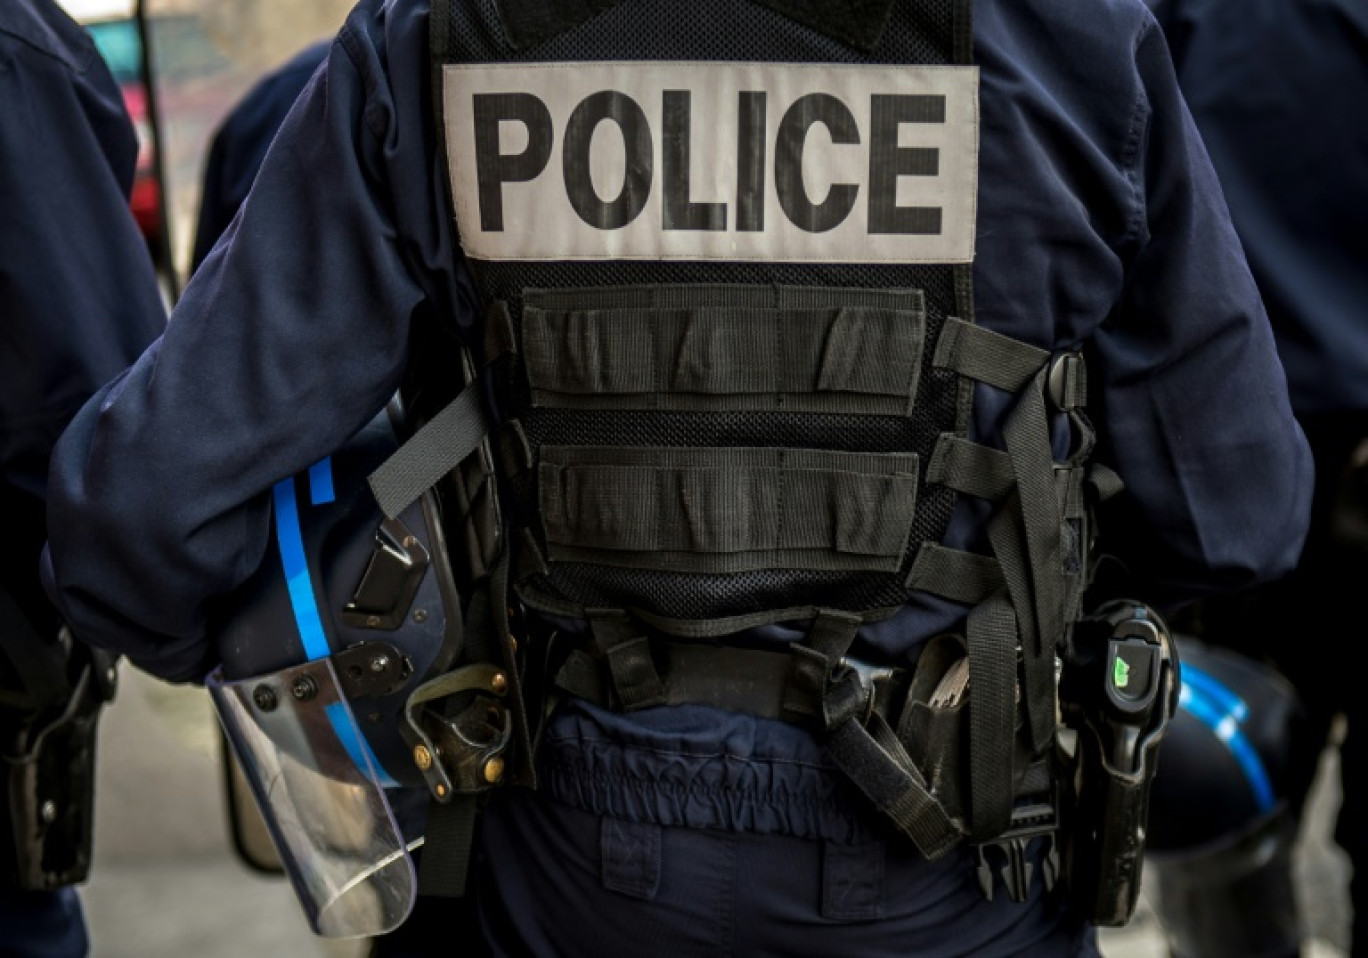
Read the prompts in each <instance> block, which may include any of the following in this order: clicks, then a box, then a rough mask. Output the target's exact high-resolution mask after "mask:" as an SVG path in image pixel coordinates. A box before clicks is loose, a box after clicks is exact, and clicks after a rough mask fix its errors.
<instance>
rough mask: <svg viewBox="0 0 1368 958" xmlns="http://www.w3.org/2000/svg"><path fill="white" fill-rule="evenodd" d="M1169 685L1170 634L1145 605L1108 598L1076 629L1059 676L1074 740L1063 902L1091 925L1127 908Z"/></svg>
mask: <svg viewBox="0 0 1368 958" xmlns="http://www.w3.org/2000/svg"><path fill="white" fill-rule="evenodd" d="M1178 689H1179V681H1178V657H1177V652H1176V650H1175V646H1174V643H1173V639H1172V637H1171V636H1170V634H1169V631H1168V627H1167V626H1166V625H1165V624H1164V622H1163V620H1162V619H1160V618H1159V617H1158V615H1157V614H1155V612H1154V611H1153V610H1151V609H1149V608H1147V607H1145V606H1143V605H1140V604H1138V603H1132V602H1117V603H1109V604H1108V605H1107V606H1105V607H1103V608H1102V609H1099V610H1098V613H1097V614H1095V615H1094V616H1089V617H1088V618H1086V619H1084V620H1083V621H1082V622H1080V623H1078V625H1077V626H1076V628H1075V631H1074V635H1073V637H1072V641H1071V642H1070V645H1069V647H1068V649H1067V651H1066V653H1065V659H1064V669H1063V674H1062V675H1061V680H1060V706H1061V710H1062V712H1063V717H1064V723H1065V725H1066V726H1069V727H1070V728H1072V729H1073V731H1074V733H1075V734H1076V739H1077V743H1076V749H1075V754H1074V768H1073V772H1074V786H1075V788H1074V799H1075V800H1074V802H1073V803H1072V807H1071V809H1070V810H1069V814H1068V821H1067V828H1066V833H1067V836H1068V838H1067V851H1066V855H1065V862H1066V864H1065V873H1066V876H1067V882H1068V888H1069V898H1070V901H1071V905H1072V907H1073V908H1074V910H1075V911H1076V912H1077V913H1078V914H1079V915H1080V916H1082V917H1083V918H1085V919H1086V920H1088V921H1089V922H1091V923H1093V924H1096V925H1107V926H1118V925H1124V924H1125V923H1126V922H1127V921H1129V920H1130V917H1131V915H1132V914H1133V913H1134V911H1135V906H1136V902H1137V901H1138V899H1139V896H1140V877H1141V869H1142V866H1143V864H1144V854H1145V827H1146V823H1147V821H1148V818H1149V796H1150V786H1151V785H1152V783H1153V781H1154V774H1155V770H1156V761H1157V758H1158V749H1159V742H1160V740H1161V739H1162V738H1163V734H1164V730H1165V728H1166V727H1167V725H1168V722H1169V719H1171V718H1172V717H1173V712H1174V710H1175V709H1176V708H1177V704H1178Z"/></svg>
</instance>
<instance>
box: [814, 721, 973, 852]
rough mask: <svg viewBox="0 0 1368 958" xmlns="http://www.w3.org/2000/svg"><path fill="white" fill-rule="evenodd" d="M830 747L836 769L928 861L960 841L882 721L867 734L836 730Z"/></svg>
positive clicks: (849, 727)
mask: <svg viewBox="0 0 1368 958" xmlns="http://www.w3.org/2000/svg"><path fill="white" fill-rule="evenodd" d="M826 745H827V752H828V754H830V755H831V757H832V760H833V761H834V762H835V763H836V765H837V766H838V767H839V768H840V769H841V770H842V771H843V772H845V773H846V775H848V776H849V777H850V780H851V781H852V782H854V783H855V784H856V785H857V786H858V787H859V789H860V791H862V792H864V794H865V795H866V796H867V797H868V798H869V799H870V800H871V801H872V802H874V804H875V805H876V806H878V808H879V809H880V810H881V811H882V812H884V814H886V815H887V816H888V817H889V818H890V819H892V821H893V823H894V824H895V825H897V826H898V829H899V830H900V831H901V832H902V833H903V834H904V835H906V836H907V837H908V838H910V839H912V842H913V844H915V845H916V846H917V850H918V851H920V852H921V853H922V855H923V856H924V857H925V858H926V859H927V860H935V859H937V858H940V857H941V856H942V855H944V854H945V853H946V852H948V851H950V849H951V848H953V847H954V846H955V844H956V843H957V842H958V841H959V840H960V831H959V829H958V828H957V827H956V825H955V823H954V822H953V821H952V820H951V818H950V815H949V813H948V812H947V811H946V809H945V808H944V807H943V806H942V805H941V804H940V802H938V801H937V800H936V798H935V796H933V795H932V794H931V792H930V789H928V788H927V785H926V779H925V778H923V777H922V774H921V772H919V771H918V770H917V767H916V765H915V764H914V763H913V761H912V759H911V757H910V756H909V755H908V754H907V750H906V749H904V748H903V747H902V744H901V743H900V742H899V741H898V739H897V736H896V735H894V734H893V731H892V730H891V729H890V728H889V727H888V723H886V722H885V721H884V720H883V719H882V718H881V717H880V716H879V715H877V714H876V715H874V716H872V717H871V719H870V722H869V727H868V728H866V727H865V726H863V725H861V724H860V723H859V722H858V721H856V720H854V719H851V720H850V721H847V722H846V723H844V724H843V725H841V726H839V727H837V728H836V729H834V730H832V732H831V733H830V734H829V736H828V738H827V742H826Z"/></svg>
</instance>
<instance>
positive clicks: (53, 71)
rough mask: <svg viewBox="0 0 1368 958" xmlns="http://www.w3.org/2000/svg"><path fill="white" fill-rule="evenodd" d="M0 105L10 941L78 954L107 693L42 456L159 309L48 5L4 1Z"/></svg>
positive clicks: (2, 817)
mask: <svg viewBox="0 0 1368 958" xmlns="http://www.w3.org/2000/svg"><path fill="white" fill-rule="evenodd" d="M0 102H2V103H4V107H3V109H0V209H3V210H4V213H3V215H0V342H3V348H0V514H3V516H4V519H5V530H6V535H5V557H4V560H3V562H0V570H3V572H2V573H0V604H3V614H2V615H0V755H2V756H3V759H4V762H3V763H2V764H0V780H2V782H0V953H3V954H6V955H38V954H41V955H53V956H58V955H63V956H65V955H73V956H74V955H83V954H85V953H86V950H87V941H86V931H85V926H84V922H83V920H82V917H81V911H80V904H79V902H78V900H77V898H76V894H75V892H74V890H73V889H72V888H71V887H69V886H71V885H72V884H74V883H75V882H78V881H80V880H82V879H83V878H84V876H85V871H86V869H87V868H88V867H89V852H90V849H89V845H88V840H89V823H90V816H91V813H92V809H91V807H90V802H89V799H90V795H89V793H88V791H87V792H86V793H85V794H82V790H83V789H88V788H89V786H90V782H91V777H92V775H93V766H91V765H90V764H89V762H90V760H91V758H92V756H93V740H91V739H90V738H89V734H91V730H92V728H93V722H94V718H93V714H94V713H97V712H98V704H95V703H94V699H93V698H92V697H91V694H90V690H89V689H88V688H87V689H85V690H84V691H83V690H82V687H81V686H80V685H79V679H80V677H81V676H82V675H83V674H85V675H87V676H89V674H90V673H89V667H90V656H89V655H88V654H87V653H85V652H83V651H82V650H81V649H79V648H76V649H69V647H67V646H64V645H62V644H60V643H59V641H58V630H59V626H60V624H61V623H60V621H59V619H58V616H57V613H56V611H55V610H54V609H53V608H52V606H51V605H50V604H49V603H48V601H47V600H46V598H45V597H44V595H43V592H42V589H41V586H40V583H39V578H38V557H39V554H40V552H41V550H42V545H43V542H44V540H45V539H46V526H45V522H44V505H43V503H44V498H45V495H46V490H47V468H48V457H49V455H50V453H51V450H52V447H53V445H54V444H55V443H56V441H57V437H58V435H59V434H60V433H61V431H62V428H63V427H64V426H65V425H66V423H67V422H68V421H69V420H70V418H71V417H72V416H73V415H74V414H75V412H76V410H77V409H79V408H80V406H81V404H82V403H83V402H85V401H86V399H88V398H89V397H90V395H91V394H92V393H94V392H95V391H96V389H97V388H98V387H99V386H101V385H102V384H103V383H105V382H106V381H107V380H109V379H110V378H111V377H113V376H114V375H115V374H117V373H118V372H119V371H120V370H122V369H123V368H124V367H125V366H126V365H127V364H128V363H129V362H131V361H132V360H133V359H134V358H135V357H136V356H137V355H138V353H140V352H141V351H142V350H143V349H144V348H146V346H147V345H148V343H150V342H151V341H152V339H153V338H154V337H155V336H156V335H157V334H158V333H159V332H160V331H161V329H162V326H163V324H164V321H165V311H164V309H163V307H162V303H161V299H160V296H159V293H158V290H157V285H156V280H155V277H154V275H153V271H152V265H151V262H150V261H149V259H148V254H147V248H146V245H145V244H144V243H143V241H142V239H141V237H140V236H139V234H138V230H137V226H136V225H135V223H134V221H133V217H132V214H131V213H130V212H129V208H128V197H129V191H130V190H131V188H132V183H133V172H134V161H135V158H136V156H137V141H136V138H135V135H134V131H133V126H132V123H131V122H130V120H129V117H128V114H127V112H126V110H125V108H124V104H123V99H122V96H121V94H120V91H119V88H118V86H117V85H116V84H115V82H114V79H113V77H112V76H111V75H110V73H109V71H108V69H107V68H106V67H105V65H104V63H103V61H102V60H101V59H100V56H99V54H98V53H97V52H96V49H95V46H94V44H93V43H92V41H91V39H90V37H89V36H88V35H87V34H86V33H85V32H84V31H83V30H82V29H81V28H80V27H79V26H77V25H76V24H75V23H73V22H72V20H71V19H70V18H69V17H68V16H67V15H66V14H65V13H63V12H62V11H61V9H60V8H59V7H57V5H56V4H54V3H52V2H50V0H15V2H8V3H5V4H4V5H3V6H0ZM73 699H74V701H73ZM69 708H70V709H71V713H70V715H68V716H67V717H66V718H62V716H63V715H64V714H65V713H67V712H68V709H69ZM92 710H93V712H92ZM82 730H84V731H82Z"/></svg>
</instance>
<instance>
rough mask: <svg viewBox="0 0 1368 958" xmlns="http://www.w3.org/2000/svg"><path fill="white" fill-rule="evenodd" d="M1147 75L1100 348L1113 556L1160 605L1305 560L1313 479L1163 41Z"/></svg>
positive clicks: (1149, 37)
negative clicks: (1130, 200)
mask: <svg viewBox="0 0 1368 958" xmlns="http://www.w3.org/2000/svg"><path fill="white" fill-rule="evenodd" d="M1136 57H1137V63H1138V68H1139V71H1140V76H1141V79H1142V82H1143V86H1144V91H1145V94H1144V97H1145V99H1144V102H1143V103H1142V104H1141V105H1140V109H1138V110H1137V122H1136V126H1135V131H1134V132H1135V137H1134V144H1133V145H1134V164H1133V169H1134V182H1135V190H1136V193H1137V195H1138V198H1139V200H1140V202H1139V204H1138V209H1139V211H1140V213H1139V215H1138V216H1137V220H1136V223H1135V225H1134V232H1135V239H1136V242H1137V246H1138V252H1137V254H1136V255H1135V257H1134V259H1133V260H1132V262H1131V265H1130V269H1129V275H1128V277H1127V285H1126V293H1125V297H1124V299H1123V301H1122V302H1121V304H1120V306H1119V307H1118V309H1117V310H1116V312H1115V314H1114V315H1113V316H1112V317H1111V318H1110V319H1109V320H1108V322H1107V323H1106V324H1104V326H1103V327H1102V329H1101V330H1100V331H1099V332H1098V334H1097V336H1096V337H1095V341H1094V347H1095V353H1094V355H1093V357H1092V364H1093V370H1090V372H1092V371H1094V370H1095V372H1096V376H1095V378H1093V377H1090V378H1092V381H1093V383H1094V396H1093V405H1094V408H1096V410H1097V411H1098V415H1099V425H1100V427H1101V428H1100V429H1099V432H1100V433H1101V435H1102V437H1103V438H1102V448H1101V450H1100V454H1101V457H1102V459H1103V461H1108V462H1111V463H1113V464H1115V466H1116V468H1117V471H1118V472H1119V473H1120V474H1121V477H1122V478H1123V479H1124V480H1125V482H1126V485H1127V490H1126V492H1125V493H1124V494H1123V495H1122V496H1120V497H1118V499H1117V500H1114V504H1113V505H1112V506H1111V507H1110V508H1109V509H1108V510H1107V511H1106V512H1105V513H1104V515H1103V525H1102V530H1103V535H1104V537H1105V538H1104V542H1103V551H1105V552H1109V553H1112V554H1115V555H1116V556H1118V557H1119V558H1121V559H1122V560H1123V562H1124V564H1125V566H1126V568H1127V569H1128V573H1129V580H1130V582H1131V583H1133V585H1134V587H1135V588H1137V589H1139V590H1141V591H1142V592H1143V593H1145V595H1146V597H1148V598H1151V599H1152V600H1154V601H1160V602H1171V601H1176V600H1181V599H1184V598H1189V597H1193V596H1196V595H1199V594H1202V593H1205V592H1211V591H1218V590H1229V589H1237V588H1240V587H1243V586H1247V585H1252V584H1255V583H1258V582H1262V581H1267V580H1270V579H1272V578H1276V577H1277V576H1279V575H1281V574H1284V573H1285V572H1287V571H1288V570H1290V569H1291V568H1292V566H1293V565H1294V564H1295V563H1296V560H1297V558H1298V555H1299V553H1300V549H1301V543H1302V540H1303V537H1304V534H1305V529H1306V525H1307V522H1308V510H1309V504H1310V497H1311V487H1312V466H1311V458H1310V452H1309V450H1308V448H1307V445H1306V440H1305V438H1304V437H1303V436H1302V434H1301V430H1300V429H1299V427H1298V426H1297V424H1296V422H1295V420H1294V419H1293V417H1292V411H1291V408H1290V405H1289V403H1288V397H1287V384H1286V378H1285V376H1284V374H1283V370H1282V366H1281V365H1280V364H1279V361H1278V358H1277V355H1276V353H1275V351H1274V345H1273V338H1272V333H1271V330H1270V328H1269V324H1268V319H1267V316H1266V315H1265V312H1264V308H1263V305H1262V303H1261V301H1260V298H1259V293H1258V290H1257V289H1256V287H1255V285H1254V281H1253V279H1252V278H1251V276H1250V273H1249V269H1248V266H1247V265H1246V263H1245V260H1244V256H1243V254H1242V252H1241V249H1240V244H1239V241H1238V240H1237V238H1236V236H1235V232H1234V230H1233V228H1232V226H1231V224H1230V219H1229V215H1228V213H1227V211H1226V207H1225V202H1224V199H1223V197H1222V194H1221V190H1220V187H1219V185H1218V183H1217V182H1216V177H1215V174H1214V173H1213V172H1212V169H1211V165H1210V162H1209V161H1208V159H1207V156H1206V152H1205V150H1204V149H1203V147H1202V144H1201V140H1200V138H1199V136H1198V134H1197V132H1196V130H1195V128H1194V126H1193V124H1192V120H1191V118H1190V116H1189V115H1188V111H1187V108H1186V106H1185V105H1184V103H1183V102H1182V99H1181V97H1180V96H1179V93H1178V89H1177V84H1176V81H1175V79H1174V75H1173V67H1172V64H1171V62H1170V59H1169V55H1168V51H1167V48H1166V46H1165V44H1164V41H1163V39H1162V36H1161V34H1160V33H1159V31H1158V30H1157V28H1153V26H1152V25H1151V28H1150V29H1148V30H1147V32H1146V33H1145V34H1144V35H1143V37H1142V39H1141V41H1140V43H1139V45H1138V47H1137V53H1136Z"/></svg>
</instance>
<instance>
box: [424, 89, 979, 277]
mask: <svg viewBox="0 0 1368 958" xmlns="http://www.w3.org/2000/svg"><path fill="white" fill-rule="evenodd" d="M443 95H444V97H445V106H446V127H447V129H446V135H447V152H448V157H449V162H450V176H451V186H452V194H453V196H454V198H455V205H456V219H457V225H458V228H459V230H460V234H461V243H462V246H463V247H464V249H465V252H466V254H467V255H468V256H471V257H472V258H475V259H483V260H574V259H684V260H765V261H771V262H827V263H847V262H854V263H877V262H902V263H966V262H970V261H971V260H972V259H973V257H974V217H975V205H976V200H977V193H978V70H977V68H976V67H967V66H965V67H947V66H898V65H879V66H849V65H834V64H794V63H675V62H669V63H664V62H662V63H656V62H642V63H531V64H476V65H462V64H449V65H447V66H446V67H445V73H444V88H443Z"/></svg>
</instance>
